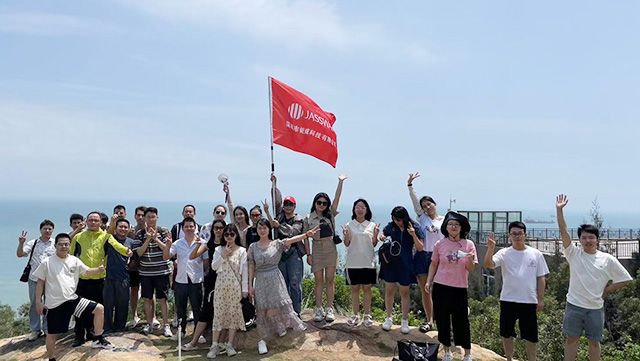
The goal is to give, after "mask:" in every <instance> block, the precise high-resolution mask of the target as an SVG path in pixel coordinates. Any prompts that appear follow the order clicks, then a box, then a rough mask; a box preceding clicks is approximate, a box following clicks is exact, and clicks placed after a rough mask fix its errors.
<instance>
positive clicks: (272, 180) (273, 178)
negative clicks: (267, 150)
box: [271, 173, 278, 184]
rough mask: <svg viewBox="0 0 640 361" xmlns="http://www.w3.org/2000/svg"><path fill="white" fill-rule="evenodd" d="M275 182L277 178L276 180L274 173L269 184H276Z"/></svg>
mask: <svg viewBox="0 0 640 361" xmlns="http://www.w3.org/2000/svg"><path fill="white" fill-rule="evenodd" d="M277 181H278V178H276V174H275V173H271V182H272V183H273V184H276V182H277Z"/></svg>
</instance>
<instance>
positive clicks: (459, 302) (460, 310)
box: [425, 212, 478, 361]
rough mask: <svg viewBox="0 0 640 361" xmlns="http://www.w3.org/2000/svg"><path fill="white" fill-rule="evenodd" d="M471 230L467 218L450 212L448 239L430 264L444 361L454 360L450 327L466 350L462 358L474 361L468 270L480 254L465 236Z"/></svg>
mask: <svg viewBox="0 0 640 361" xmlns="http://www.w3.org/2000/svg"><path fill="white" fill-rule="evenodd" d="M469 231H471V225H470V224H469V220H468V219H467V217H465V216H463V215H461V214H459V213H456V212H449V213H447V215H446V216H445V217H444V221H443V222H442V235H443V236H445V238H443V239H441V240H439V241H438V242H436V244H435V246H434V247H433V255H432V258H431V266H429V276H427V284H426V285H425V291H427V292H430V293H432V298H433V313H434V319H435V321H436V325H437V326H438V341H439V342H440V343H441V344H442V346H443V347H444V358H443V359H442V360H443V361H453V353H452V352H451V326H453V340H454V342H455V344H456V345H457V346H461V347H462V348H463V349H464V358H463V359H462V361H471V328H470V326H469V311H468V307H469V302H468V295H467V288H468V287H469V272H471V271H473V269H474V268H475V265H476V263H478V257H477V256H476V254H477V253H476V246H475V244H473V242H472V241H470V240H468V239H466V237H467V235H468V234H469Z"/></svg>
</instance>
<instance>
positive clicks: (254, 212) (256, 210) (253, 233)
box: [243, 204, 262, 249]
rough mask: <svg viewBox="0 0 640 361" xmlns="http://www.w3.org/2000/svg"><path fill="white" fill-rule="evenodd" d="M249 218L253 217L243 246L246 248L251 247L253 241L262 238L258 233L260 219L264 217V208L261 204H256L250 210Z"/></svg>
mask: <svg viewBox="0 0 640 361" xmlns="http://www.w3.org/2000/svg"><path fill="white" fill-rule="evenodd" d="M249 218H250V219H251V227H249V228H247V229H246V231H245V234H244V239H243V241H244V242H243V246H244V247H245V248H246V249H249V246H250V245H251V244H252V243H256V242H258V241H259V240H260V236H259V235H258V221H259V220H260V219H261V218H262V209H261V208H260V206H259V205H257V204H256V205H255V206H253V207H252V208H251V209H250V210H249Z"/></svg>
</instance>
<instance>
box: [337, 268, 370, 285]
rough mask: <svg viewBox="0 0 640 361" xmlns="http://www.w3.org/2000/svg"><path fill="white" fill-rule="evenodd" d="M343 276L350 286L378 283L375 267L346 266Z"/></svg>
mask: <svg viewBox="0 0 640 361" xmlns="http://www.w3.org/2000/svg"><path fill="white" fill-rule="evenodd" d="M345 276H346V279H347V284H348V285H350V286H355V285H373V284H376V283H378V276H377V275H376V269H375V268H347V269H346V272H345Z"/></svg>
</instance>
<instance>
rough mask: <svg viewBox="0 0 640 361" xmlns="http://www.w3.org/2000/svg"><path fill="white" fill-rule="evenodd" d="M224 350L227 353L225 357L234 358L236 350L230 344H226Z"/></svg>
mask: <svg viewBox="0 0 640 361" xmlns="http://www.w3.org/2000/svg"><path fill="white" fill-rule="evenodd" d="M224 349H225V350H226V351H227V356H235V354H237V352H236V349H235V348H233V345H232V344H231V342H227V343H226V344H225V345H224Z"/></svg>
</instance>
